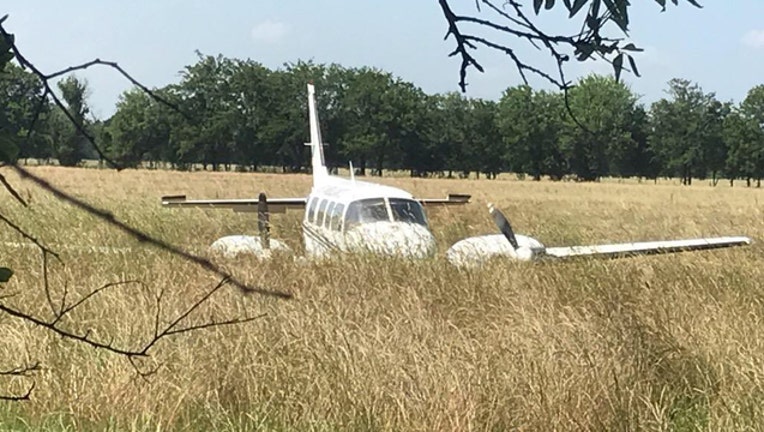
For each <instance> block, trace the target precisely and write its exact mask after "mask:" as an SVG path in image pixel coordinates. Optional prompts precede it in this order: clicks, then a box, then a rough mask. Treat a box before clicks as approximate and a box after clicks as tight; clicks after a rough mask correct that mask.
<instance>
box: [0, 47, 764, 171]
mask: <svg viewBox="0 0 764 432" xmlns="http://www.w3.org/2000/svg"><path fill="white" fill-rule="evenodd" d="M6 69H7V71H8V72H9V73H11V74H13V79H12V80H0V97H6V98H11V99H13V101H14V102H13V104H12V105H10V106H11V108H12V109H10V110H9V111H8V113H9V114H6V116H7V118H6V120H5V121H6V123H7V124H8V125H10V129H9V130H13V131H15V132H14V133H17V134H25V133H26V128H27V127H29V124H30V116H31V111H32V108H31V107H34V106H35V104H36V103H38V102H39V98H40V96H41V94H40V93H41V89H40V86H39V85H34V82H35V81H34V79H33V78H32V77H30V76H29V74H28V72H25V71H23V70H21V69H20V68H19V67H18V66H16V65H13V64H10V65H8V66H7V68H6ZM308 81H313V82H315V83H316V85H317V89H318V94H317V99H318V104H319V109H320V113H321V126H322V128H323V131H322V133H323V136H324V139H325V140H326V141H327V143H329V146H328V147H327V153H326V154H327V161H328V163H329V164H330V165H331V166H332V167H335V168H336V167H337V166H340V165H346V164H347V163H348V162H349V161H352V162H353V163H354V165H355V167H356V168H357V169H358V173H359V174H361V175H364V174H367V173H369V172H370V173H371V174H379V173H380V172H382V170H389V169H392V170H409V171H410V173H411V175H413V176H429V175H445V176H452V175H454V173H458V174H459V175H461V176H463V175H467V174H469V173H475V174H477V175H480V174H485V175H487V176H489V177H494V176H495V175H496V174H497V173H500V172H507V171H512V172H515V173H518V174H519V175H529V176H531V177H532V178H533V179H537V180H538V179H541V178H542V177H545V176H546V177H548V178H551V179H554V180H560V179H563V178H574V179H577V180H584V181H591V180H597V179H599V178H602V177H604V176H617V177H629V176H638V177H644V178H656V177H657V176H667V177H678V178H680V179H682V181H683V182H684V183H690V182H691V179H692V178H706V177H709V178H712V179H713V180H714V182H715V181H716V180H717V179H719V178H722V177H727V178H730V179H733V180H734V179H738V178H741V179H745V180H746V181H747V183H749V184H750V182H751V181H752V180H754V181H755V180H758V179H760V178H761V177H762V176H763V175H764V170H763V169H762V166H763V165H764V162H763V161H762V159H764V151H763V150H762V148H764V139H762V137H763V136H764V131H763V129H762V125H764V86H757V87H755V88H753V89H751V91H750V93H749V95H748V96H747V97H746V99H745V100H744V101H742V102H741V103H739V104H734V103H732V102H722V101H719V100H717V98H716V96H715V95H714V94H713V93H712V92H706V91H704V90H703V89H701V88H700V87H699V86H698V85H697V84H695V83H692V82H690V81H687V80H684V79H680V78H676V79H673V80H671V81H670V82H669V83H668V84H667V95H666V97H665V98H663V99H661V100H659V101H657V102H655V103H653V104H651V105H650V106H645V105H643V104H641V103H640V102H639V97H638V95H636V94H635V93H634V92H633V91H632V90H631V89H630V88H629V87H628V86H627V85H626V84H624V83H623V82H620V81H618V80H616V79H615V77H613V76H601V75H594V74H593V75H589V76H586V77H584V78H582V79H581V80H579V81H578V82H577V83H576V86H575V87H573V88H570V89H567V90H566V91H561V90H558V91H549V90H536V89H533V88H531V87H529V86H527V85H520V86H514V87H510V88H508V89H507V90H506V91H505V92H504V93H503V95H502V97H501V98H500V100H499V101H497V102H494V101H488V100H482V99H470V98H467V97H465V96H464V95H462V94H461V93H456V92H452V93H446V94H427V93H425V92H424V91H422V90H421V89H420V88H418V87H417V86H415V85H414V84H412V83H410V82H406V81H404V80H401V79H400V78H397V77H395V76H394V75H392V74H391V73H389V72H386V71H382V70H379V69H374V68H369V67H360V68H346V67H343V66H341V65H337V64H330V65H324V64H317V63H313V62H303V61H298V62H296V63H289V64H286V65H284V66H283V67H282V68H279V69H269V68H267V67H265V66H263V65H262V64H260V63H257V62H255V61H252V60H239V59H231V58H226V57H223V56H220V55H218V56H211V55H203V54H201V53H199V55H198V60H197V62H196V63H194V64H192V65H189V66H187V67H186V68H185V69H184V70H183V72H182V74H181V76H180V80H179V82H177V83H174V84H170V85H168V86H166V87H164V88H161V89H155V90H154V94H155V95H159V96H161V97H162V98H164V99H166V100H167V101H170V103H172V104H174V105H175V106H177V109H173V108H171V107H169V106H168V105H167V104H165V103H160V102H159V101H157V99H156V98H155V97H152V96H150V95H148V94H146V93H145V92H144V91H143V90H141V89H139V88H134V89H131V90H128V91H126V92H125V93H124V94H122V96H121V97H120V100H119V102H118V103H117V106H116V108H117V109H116V112H115V113H114V115H113V116H112V117H111V118H108V119H105V120H103V121H101V120H98V119H94V118H92V117H90V116H89V115H88V111H87V110H88V108H87V84H86V83H85V82H84V81H80V80H78V79H77V78H73V77H70V78H67V79H66V80H63V81H61V83H60V84H59V85H60V87H61V89H62V90H64V89H66V91H62V95H63V102H64V103H65V104H66V106H67V107H68V108H69V112H70V116H71V117H73V118H74V120H75V121H77V122H79V124H80V125H81V127H82V129H83V130H85V132H87V133H88V134H90V135H92V136H96V137H97V138H98V140H99V142H100V144H101V146H102V147H103V150H104V152H105V156H106V157H108V158H110V159H111V160H113V161H116V162H117V163H119V164H120V165H123V166H138V165H140V164H143V163H145V164H148V165H149V166H152V165H154V164H156V163H165V164H169V165H170V166H173V167H175V168H178V169H189V168H191V167H192V166H193V165H194V164H201V165H202V166H203V167H205V168H212V169H233V168H234V167H235V168H236V169H239V170H262V169H273V168H274V167H278V168H280V169H281V170H282V171H289V172H297V171H307V170H308V169H309V163H308V156H309V154H308V153H309V152H308V151H307V150H306V148H305V146H304V145H303V143H304V141H305V139H306V138H305V137H306V136H307V134H308V130H307V121H306V119H307V106H306V102H305V97H306V96H305V83H306V82H308ZM566 100H567V102H566ZM43 113H44V115H42V116H41V117H40V118H39V119H38V121H37V122H36V123H35V125H34V127H35V128H36V129H35V134H32V136H33V137H37V139H36V140H25V145H24V146H23V147H22V148H21V149H19V152H18V155H19V156H20V157H23V158H29V157H35V158H42V159H46V158H51V157H53V158H58V159H59V161H60V162H61V163H62V164H77V163H78V162H79V160H80V159H82V158H97V157H98V156H97V154H96V152H95V151H94V150H93V149H92V147H91V146H89V143H88V141H87V140H86V139H84V138H83V136H82V132H81V131H78V130H76V128H75V127H74V126H73V124H72V122H71V121H67V120H71V119H67V118H65V117H64V116H63V115H62V112H61V110H60V109H59V108H58V107H56V106H54V105H53V104H51V105H50V106H46V107H45V109H44V110H43ZM74 124H75V125H76V124H77V123H74Z"/></svg>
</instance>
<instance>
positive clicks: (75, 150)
mask: <svg viewBox="0 0 764 432" xmlns="http://www.w3.org/2000/svg"><path fill="white" fill-rule="evenodd" d="M58 88H59V90H60V91H61V96H62V97H63V99H64V101H66V108H67V111H68V114H69V115H70V116H71V118H70V119H69V120H70V121H71V124H72V126H73V128H71V129H69V130H68V131H66V132H64V131H62V134H61V136H60V137H59V138H60V139H58V140H56V141H54V143H55V144H54V145H55V154H56V157H57V158H58V162H59V163H60V164H61V165H64V166H74V165H77V164H78V163H80V161H81V160H82V159H83V157H84V155H85V152H86V149H87V148H88V146H89V145H90V143H89V141H88V139H87V137H86V136H85V133H84V131H85V129H86V128H87V119H86V118H85V116H86V115H87V114H88V113H89V112H90V109H89V108H88V105H87V101H86V99H87V91H88V86H87V81H84V80H81V79H79V78H77V77H76V76H74V75H69V76H68V77H66V78H64V79H63V80H61V81H59V82H58Z"/></svg>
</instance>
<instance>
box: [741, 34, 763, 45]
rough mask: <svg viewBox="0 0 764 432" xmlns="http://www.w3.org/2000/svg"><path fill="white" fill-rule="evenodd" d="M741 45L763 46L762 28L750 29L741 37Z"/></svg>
mask: <svg viewBox="0 0 764 432" xmlns="http://www.w3.org/2000/svg"><path fill="white" fill-rule="evenodd" d="M741 42H743V45H746V46H749V47H751V48H764V30H751V31H749V32H748V33H746V34H745V35H744V36H743V39H741Z"/></svg>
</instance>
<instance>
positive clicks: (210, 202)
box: [162, 195, 307, 213]
mask: <svg viewBox="0 0 764 432" xmlns="http://www.w3.org/2000/svg"><path fill="white" fill-rule="evenodd" d="M267 202H268V211H269V212H270V213H284V212H286V211H287V209H296V210H299V209H304V208H305V204H306V203H307V199H306V198H268V200H267ZM257 204H258V200H257V198H254V199H250V198H245V199H197V200H190V199H187V198H186V196H185V195H173V196H165V197H162V205H163V206H165V207H200V208H213V209H231V210H233V211H235V212H257Z"/></svg>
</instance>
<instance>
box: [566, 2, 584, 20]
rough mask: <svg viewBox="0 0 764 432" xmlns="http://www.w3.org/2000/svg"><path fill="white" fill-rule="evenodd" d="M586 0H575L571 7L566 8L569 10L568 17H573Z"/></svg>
mask: <svg viewBox="0 0 764 432" xmlns="http://www.w3.org/2000/svg"><path fill="white" fill-rule="evenodd" d="M587 1H588V0H576V2H575V3H573V7H572V8H568V10H570V16H569V17H570V18H573V17H574V16H575V15H576V14H577V13H578V11H580V10H581V8H582V7H584V5H585V4H586V2H587Z"/></svg>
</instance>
